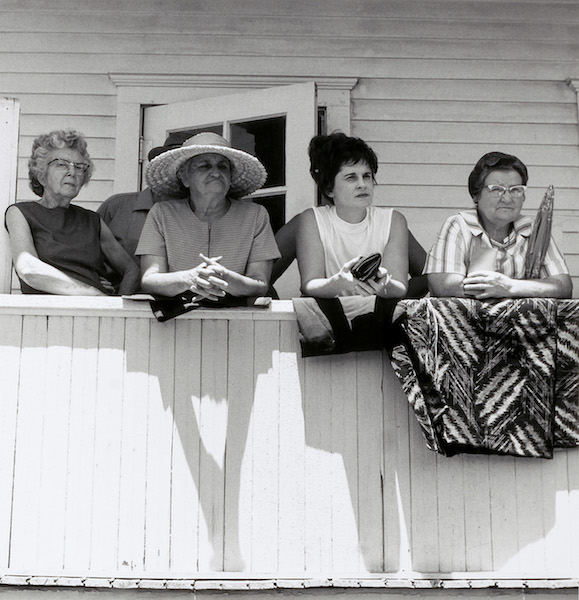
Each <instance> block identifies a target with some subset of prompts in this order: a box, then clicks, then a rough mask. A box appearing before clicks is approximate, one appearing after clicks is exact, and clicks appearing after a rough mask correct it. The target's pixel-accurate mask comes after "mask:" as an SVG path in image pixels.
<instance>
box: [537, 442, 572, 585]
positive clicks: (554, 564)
mask: <svg viewBox="0 0 579 600" xmlns="http://www.w3.org/2000/svg"><path fill="white" fill-rule="evenodd" d="M577 455H578V453H577V451H574V450H572V449H571V450H557V451H555V453H554V456H553V460H544V461H541V463H540V464H539V465H537V466H538V467H539V469H540V471H541V475H542V482H541V488H540V489H536V490H533V496H535V495H540V496H541V499H542V503H541V504H542V509H543V510H542V513H541V515H540V517H541V520H542V522H543V527H544V536H545V537H544V549H545V564H544V566H543V568H544V571H545V572H546V573H548V574H549V575H550V576H554V575H555V574H560V575H561V576H563V577H566V576H569V573H579V545H578V544H577V540H578V538H579V503H577V502H576V503H575V506H573V495H574V494H576V493H577V492H574V491H573V490H579V463H578V462H576V463H575V466H574V467H575V474H576V476H575V482H574V481H573V475H572V471H571V470H570V468H572V465H573V462H572V461H573V459H575V460H576V459H577ZM538 543H541V541H538Z"/></svg>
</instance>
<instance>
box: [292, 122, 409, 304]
mask: <svg viewBox="0 0 579 600" xmlns="http://www.w3.org/2000/svg"><path fill="white" fill-rule="evenodd" d="M309 156H310V165H311V167H310V173H311V175H312V177H313V178H314V180H315V182H316V183H317V184H318V187H319V189H320V191H321V193H322V194H323V195H324V197H325V198H326V199H327V201H328V202H329V205H327V206H317V207H315V208H310V209H308V210H306V211H305V212H304V213H303V214H302V215H301V216H300V224H299V231H298V238H297V258H298V266H299V270H300V277H301V290H302V293H303V294H304V295H306V296H315V297H319V298H334V297H337V296H368V297H374V296H380V297H383V298H386V297H388V298H400V297H403V296H405V295H406V292H407V289H408V228H407V225H406V219H405V218H404V217H403V216H402V215H401V214H400V213H399V212H398V211H395V210H393V209H391V208H387V207H384V206H372V200H373V197H374V186H375V185H376V179H375V175H376V172H377V170H378V159H377V158H376V154H375V153H374V151H373V150H372V149H371V148H370V147H369V146H368V145H367V144H366V142H364V141H363V140H361V139H359V138H355V137H349V136H347V135H345V134H343V133H332V134H331V135H318V136H316V137H314V138H312V140H311V141H310V145H309ZM372 254H380V255H381V259H380V261H379V267H378V270H377V273H376V274H375V276H373V277H371V278H369V279H367V280H362V279H360V278H357V277H356V276H354V274H353V273H352V267H353V266H354V265H355V264H356V263H357V262H358V261H359V259H360V258H364V257H368V256H369V255H372Z"/></svg>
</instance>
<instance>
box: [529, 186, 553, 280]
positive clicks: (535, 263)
mask: <svg viewBox="0 0 579 600" xmlns="http://www.w3.org/2000/svg"><path fill="white" fill-rule="evenodd" d="M554 199H555V190H554V189H553V186H552V185H550V186H549V187H548V188H547V191H546V192H545V196H544V197H543V200H542V201H541V205H540V206H539V211H538V212H537V216H536V217H535V221H534V223H533V229H532V230H531V235H530V236H529V247H528V248H527V255H526V257H525V278H526V279H539V276H540V272H541V266H542V264H543V261H544V260H545V254H547V248H548V247H549V243H550V241H551V225H552V223H553V201H554Z"/></svg>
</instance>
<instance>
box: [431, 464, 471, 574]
mask: <svg viewBox="0 0 579 600" xmlns="http://www.w3.org/2000/svg"><path fill="white" fill-rule="evenodd" d="M436 478H437V502H438V548H437V554H438V556H439V569H440V571H441V572H442V573H451V572H452V571H465V570H466V558H465V555H466V547H465V502H464V494H465V485H464V477H463V462H462V456H453V457H446V456H437V457H436Z"/></svg>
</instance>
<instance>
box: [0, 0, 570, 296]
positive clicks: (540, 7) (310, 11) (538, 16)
mask: <svg viewBox="0 0 579 600" xmlns="http://www.w3.org/2000/svg"><path fill="white" fill-rule="evenodd" d="M578 40H579V8H578V4H577V2H576V0H559V1H553V2H549V1H544V0H517V1H499V0H483V1H479V0H434V1H429V2H424V1H423V0H400V1H394V0H388V1H384V0H360V1H356V2H353V1H348V0H332V1H331V2H330V1H325V0H296V1H294V2H291V3H288V2H285V1H283V0H271V1H268V2H264V1H263V0H247V1H244V2H237V1H234V0H214V1H212V2H201V1H194V0H165V1H164V2H162V3H159V2H156V1H154V0H122V1H120V2H119V1H118V0H93V1H91V2H88V1H82V0H81V1H79V0H76V1H73V0H50V1H48V0H27V1H26V2H19V1H16V0H0V93H1V94H2V95H5V96H14V97H17V98H19V99H20V101H21V111H22V112H21V136H20V149H19V155H20V160H19V182H18V197H19V198H20V199H30V198H33V195H32V192H31V191H30V190H29V189H28V184H27V169H26V160H27V156H28V154H29V152H30V147H31V143H32V140H33V138H34V137H35V136H36V135H37V134H38V133H39V132H42V131H46V130H49V129H52V128H57V127H64V126H74V127H76V128H78V129H80V130H81V131H83V132H84V133H85V134H86V135H87V136H88V137H89V138H90V151H91V153H92V155H93V157H94V159H95V162H96V172H95V176H94V178H93V180H92V182H91V183H90V185H89V186H88V187H87V188H86V189H84V190H83V191H82V193H81V196H80V197H79V201H81V202H82V203H84V204H85V205H86V206H89V207H92V208H95V207H96V206H98V204H99V203H100V202H101V201H102V200H104V199H105V198H106V197H108V196H109V195H110V194H112V191H113V183H114V178H115V172H114V159H115V132H116V110H117V108H116V107H117V104H116V88H115V86H114V84H113V83H112V81H111V79H110V78H109V73H115V72H117V73H118V72H121V73H135V74H137V73H139V74H141V73H142V74H156V73H171V74H197V75H223V76H229V75H238V74H241V75H260V76H283V77H288V76H295V77H303V78H306V79H307V78H315V77H316V76H327V75H336V76H337V75H339V76H344V77H355V78H358V80H359V82H358V85H357V86H356V87H355V88H354V90H353V92H352V132H353V133H354V134H356V135H359V136H361V137H363V138H365V139H366V140H368V141H369V142H370V143H371V145H372V146H373V147H374V148H375V149H376V151H377V153H378V155H379V157H380V162H381V165H380V170H379V173H378V181H379V183H380V186H379V188H378V190H377V199H376V202H378V203H381V204H388V205H391V206H394V207H396V208H399V209H401V210H402V211H403V212H404V214H406V215H407V217H408V220H409V224H410V226H411V228H412V230H413V231H414V232H415V234H416V235H417V237H418V238H419V240H420V241H421V242H422V243H423V244H424V245H425V246H427V247H429V246H430V244H431V243H432V242H433V241H434V239H435V235H436V232H437V230H438V229H439V227H440V225H441V224H442V222H443V220H444V219H445V218H446V217H447V216H448V215H450V214H452V213H454V212H456V211H457V210H459V209H462V208H464V207H470V205H471V200H470V197H469V196H468V193H467V190H466V179H467V177H468V173H469V172H470V169H471V168H472V166H473V164H474V163H475V162H476V160H477V159H478V158H479V157H480V156H481V155H482V154H483V153H485V152H487V151H489V150H491V149H500V150H503V151H506V152H511V153H514V154H516V155H518V156H519V157H520V158H521V159H522V160H523V161H524V162H526V164H527V165H528V166H529V169H530V176H531V178H530V186H531V189H530V190H529V193H528V195H527V205H526V210H527V211H528V214H532V213H533V211H534V210H535V209H536V207H537V206H538V203H539V202H540V199H541V197H542V194H543V191H544V189H545V188H546V186H547V185H548V184H551V183H552V184H554V185H555V187H556V207H557V215H556V219H555V235H556V238H557V240H558V242H559V243H560V245H561V247H562V250H563V251H564V252H565V254H566V256H567V259H568V262H569V265H570V268H571V270H572V274H573V275H574V278H575V288H576V292H575V293H576V295H577V294H579V292H578V291H577V288H579V216H578V215H579V212H578V210H577V206H578V205H579V128H578V119H577V94H576V91H575V89H574V87H573V85H571V84H569V83H568V82H567V81H568V80H569V79H571V80H575V81H576V80H577V79H578V78H579V42H578ZM205 93H209V92H208V91H206V92H205ZM195 96H196V97H198V96H199V93H197V92H196V93H195ZM146 103H147V98H143V104H146ZM304 176H307V174H305V173H304Z"/></svg>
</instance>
